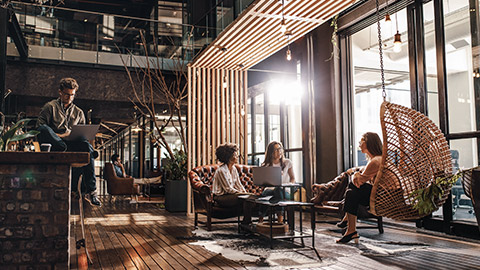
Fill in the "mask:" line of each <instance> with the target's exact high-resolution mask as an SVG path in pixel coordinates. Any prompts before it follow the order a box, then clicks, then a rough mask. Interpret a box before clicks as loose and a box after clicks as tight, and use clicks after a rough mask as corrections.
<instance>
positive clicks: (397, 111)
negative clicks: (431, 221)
mask: <svg viewBox="0 0 480 270" xmlns="http://www.w3.org/2000/svg"><path fill="white" fill-rule="evenodd" d="M380 118H381V125H382V133H383V156H382V158H383V160H382V165H381V167H380V170H379V172H378V174H377V177H376V178H375V183H374V185H373V189H372V193H371V196H370V212H372V213H373V214H375V215H378V216H383V217H388V218H392V219H398V220H413V219H419V218H422V217H424V216H426V215H427V214H423V215H420V214H419V212H418V210H416V209H414V208H413V205H414V204H415V200H414V198H412V197H411V196H410V194H411V193H412V192H413V191H416V190H418V189H420V188H426V187H427V186H428V185H430V184H431V183H433V182H434V181H435V180H436V178H437V177H443V176H448V175H451V174H452V157H451V154H450V150H449V147H448V143H447V140H446V139H445V137H444V135H443V133H442V131H441V130H440V129H439V128H438V127H437V126H436V125H435V124H434V123H433V122H432V120H430V119H429V118H428V117H426V116H425V115H423V114H421V113H420V112H417V111H415V110H413V109H410V108H407V107H404V106H401V105H397V104H393V103H390V102H387V101H384V102H383V103H382V105H381V109H380ZM449 193H450V187H445V190H444V194H443V196H442V197H441V199H439V200H437V201H435V202H434V203H435V205H436V206H437V208H438V207H440V206H441V205H442V204H443V203H444V202H445V200H446V199H447V196H448V194H449Z"/></svg>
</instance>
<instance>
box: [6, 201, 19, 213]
mask: <svg viewBox="0 0 480 270" xmlns="http://www.w3.org/2000/svg"><path fill="white" fill-rule="evenodd" d="M16 207H17V206H16V204H15V203H14V202H8V203H7V205H6V206H5V209H7V211H13V210H15V208H16Z"/></svg>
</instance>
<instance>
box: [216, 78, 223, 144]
mask: <svg viewBox="0 0 480 270" xmlns="http://www.w3.org/2000/svg"><path fill="white" fill-rule="evenodd" d="M215 74H216V75H217V80H216V82H217V87H216V93H217V94H216V102H217V105H216V107H217V115H216V118H217V125H216V133H215V134H216V140H217V147H218V146H219V145H220V142H221V139H222V138H221V133H220V131H221V129H222V122H221V121H220V115H221V113H222V112H221V107H220V106H221V99H222V96H221V95H220V93H221V92H220V90H221V87H222V85H221V80H220V79H221V76H220V70H218V69H215Z"/></svg>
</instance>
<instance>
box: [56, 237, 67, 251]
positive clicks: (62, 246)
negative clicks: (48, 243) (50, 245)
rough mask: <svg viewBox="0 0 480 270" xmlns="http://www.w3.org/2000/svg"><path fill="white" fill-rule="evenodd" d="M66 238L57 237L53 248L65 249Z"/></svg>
mask: <svg viewBox="0 0 480 270" xmlns="http://www.w3.org/2000/svg"><path fill="white" fill-rule="evenodd" d="M67 248H68V240H67V239H58V240H56V241H55V249H67Z"/></svg>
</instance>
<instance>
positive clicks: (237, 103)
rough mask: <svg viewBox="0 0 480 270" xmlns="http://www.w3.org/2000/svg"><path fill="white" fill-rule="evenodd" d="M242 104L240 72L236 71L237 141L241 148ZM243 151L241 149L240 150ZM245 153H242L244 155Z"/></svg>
mask: <svg viewBox="0 0 480 270" xmlns="http://www.w3.org/2000/svg"><path fill="white" fill-rule="evenodd" d="M241 104H242V102H241V101H240V71H238V70H236V71H235V123H237V124H236V126H235V140H236V141H237V143H238V145H239V147H242V146H243V143H242V142H241V141H240V127H241V124H240V106H241ZM240 150H241V148H240ZM244 154H245V153H244V152H243V151H242V155H244Z"/></svg>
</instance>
